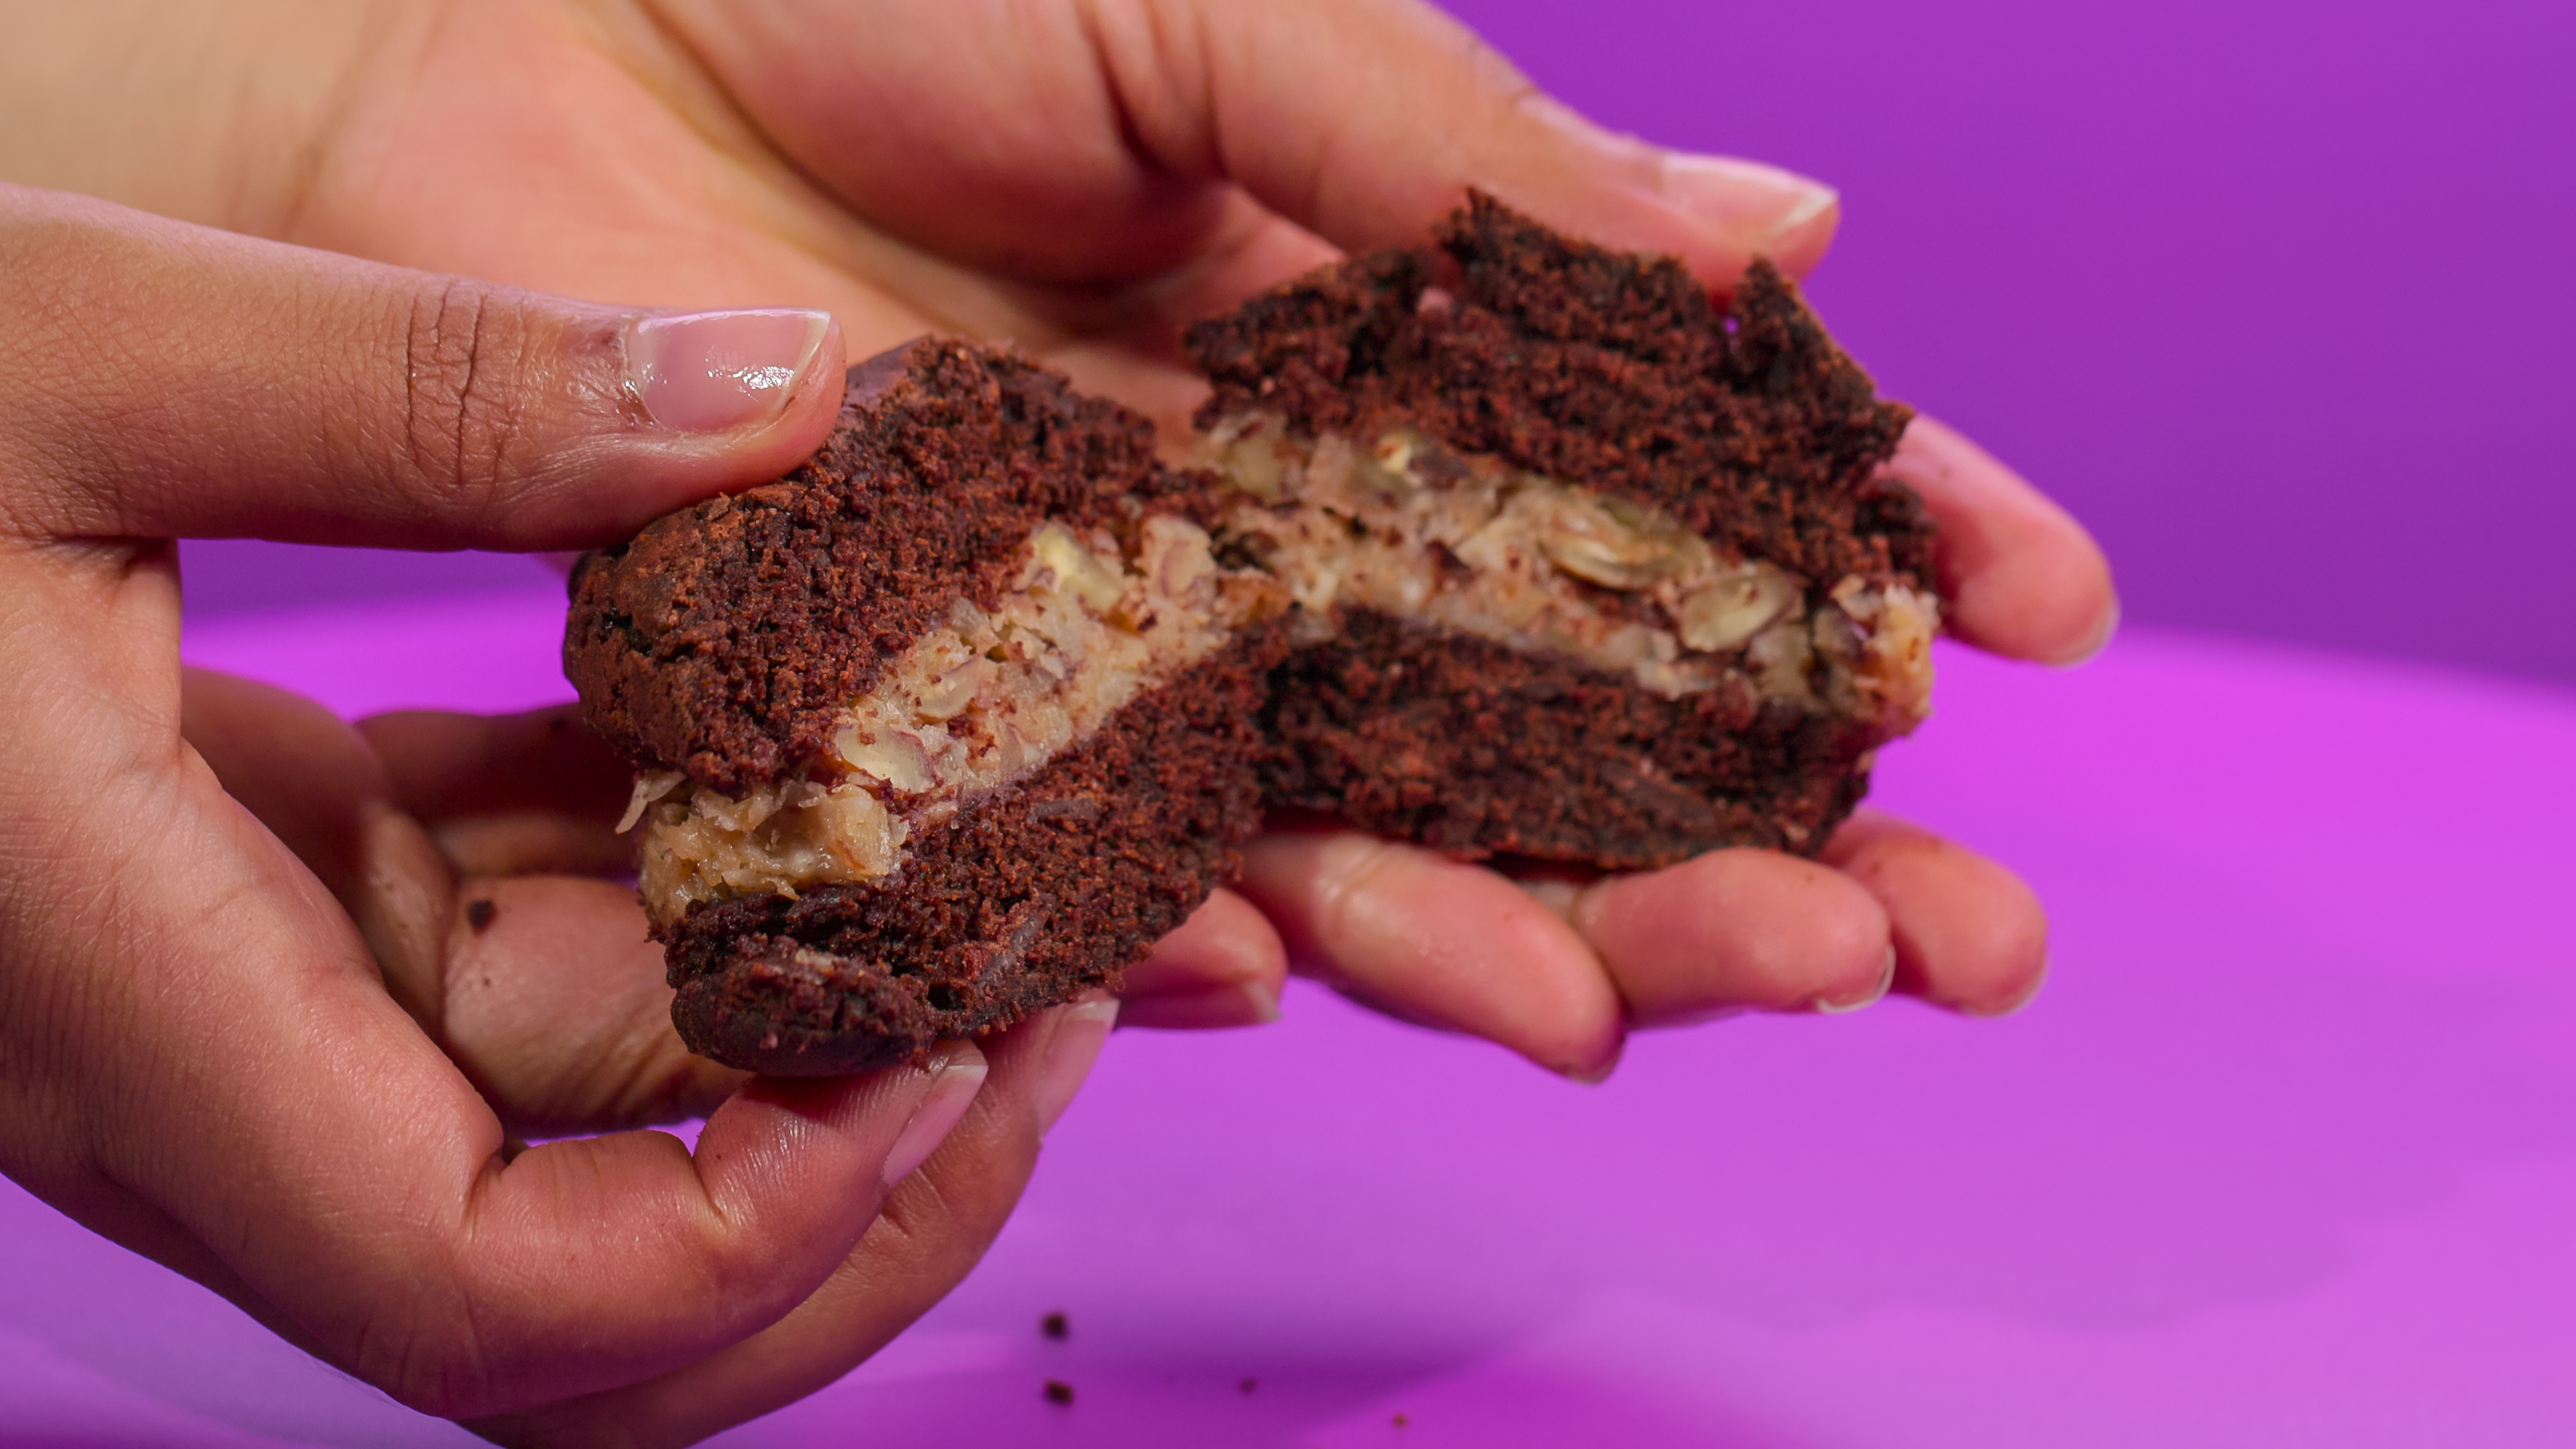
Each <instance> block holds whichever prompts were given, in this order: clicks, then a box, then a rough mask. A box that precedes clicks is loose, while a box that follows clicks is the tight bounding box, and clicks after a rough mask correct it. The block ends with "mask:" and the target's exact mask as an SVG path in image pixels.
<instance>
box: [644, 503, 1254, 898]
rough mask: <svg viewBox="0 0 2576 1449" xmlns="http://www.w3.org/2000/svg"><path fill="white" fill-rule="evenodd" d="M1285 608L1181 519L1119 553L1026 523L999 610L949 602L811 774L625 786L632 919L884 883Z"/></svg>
mask: <svg viewBox="0 0 2576 1449" xmlns="http://www.w3.org/2000/svg"><path fill="white" fill-rule="evenodd" d="M1285 607H1286V600H1285V598H1284V596H1283V595H1282V594H1281V592H1280V590H1279V588H1278V586H1277V585H1276V584H1273V583H1271V582H1270V581H1269V580H1267V579H1266V578H1263V577H1261V576H1260V575H1258V574H1254V573H1247V572H1243V571H1236V570H1228V569H1224V568H1221V567H1219V566H1218V564H1217V562H1216V560H1215V558H1214V557H1213V555H1212V554H1211V552H1210V542H1209V539H1208V535H1207V534H1206V533H1205V532H1204V531H1203V530H1201V529H1200V528H1199V527H1198V526H1197V525H1195V524H1193V523H1190V522H1189V521H1187V520H1185V519H1180V518H1173V517H1157V518H1150V519H1147V520H1146V521H1145V522H1144V524H1143V525H1142V526H1141V528H1140V529H1139V530H1138V532H1137V537H1136V540H1135V543H1134V545H1133V547H1132V549H1122V548H1121V547H1120V545H1119V543H1118V541H1117V540H1116V539H1114V538H1112V537H1110V536H1109V535H1108V534H1106V533H1095V534H1092V535H1090V536H1088V537H1078V536H1076V535H1075V534H1074V533H1073V532H1072V531H1071V530H1070V529H1067V528H1065V527H1063V526H1061V525H1059V524H1054V523H1047V524H1042V525H1040V526H1039V527H1038V528H1037V529H1036V530H1035V531H1034V532H1032V533H1031V534H1030V536H1029V539H1028V542H1027V543H1026V544H1025V545H1024V546H1023V548H1022V550H1021V564H1020V569H1019V573H1018V575H1017V578H1016V580H1015V582H1014V583H1013V585H1012V588H1011V589H1010V591H1009V592H1008V593H1007V594H1006V595H1005V596H1004V597H1003V598H1002V599H1001V601H1000V602H999V604H998V605H997V606H996V607H995V608H993V609H992V610H990V611H989V612H988V611H986V610H983V609H980V608H977V607H976V606H975V605H974V604H973V603H971V602H969V601H967V600H965V599H959V600H958V601H957V602H956V603H955V604H953V605H952V606H951V607H950V610H949V618H948V622H947V623H946V624H945V625H944V626H943V627H940V628H936V629H933V630H931V631H930V632H929V633H927V634H925V635H923V636H922V637H921V638H920V639H919V640H917V641H915V642H914V644H913V645H912V646H911V647H910V648H909V649H907V650H905V651H904V653H903V654H902V656H901V657H899V658H897V659H896V660H894V661H893V662H892V663H890V664H889V665H888V666H887V667H886V669H885V671H884V673H883V674H881V675H880V676H879V678H878V681H877V684H876V687H875V688H873V689H871V690H870V691H869V692H868V694H867V695H866V696H865V697H863V698H861V699H859V700H856V701H854V702H853V703H852V704H851V705H850V707H849V708H848V709H846V710H844V711H843V712H842V714H841V717H840V719H839V721H838V724H837V727H836V728H835V729H834V730H833V732H832V736H831V740H832V745H831V755H830V757H829V758H828V759H825V760H822V761H819V762H817V763H816V764H815V765H813V766H811V767H809V768H808V769H807V770H805V771H803V772H800V773H798V774H796V775H793V776H791V777H788V778H786V779H783V780H780V781H777V782H775V783H774V784H768V785H763V786H761V787H759V788H756V789H753V790H751V791H749V792H746V793H745V794H742V795H740V796H729V795H725V794H722V793H720V792H718V791H715V790H710V789H706V788H704V787H702V786H698V785H695V784H693V783H691V782H690V781H689V780H688V779H687V777H686V776H684V775H681V774H679V773H677V772H667V773H656V774H648V775H646V776H644V777H643V778H641V779H639V780H638V781H637V782H636V785H635V796H634V799H633V801H632V802H631V803H630V805H629V806H628V809H627V818H626V820H625V822H624V823H623V824H622V825H621V826H620V827H619V828H620V829H621V830H624V829H631V828H633V827H634V826H635V825H636V824H637V823H639V822H640V823H642V825H643V826H644V835H643V845H642V852H641V866H640V871H639V874H640V877H641V879H640V882H639V883H640V885H641V888H642V893H643V897H644V903H645V909H646V910H647V911H648V912H649V913H651V914H652V916H653V917H654V918H655V919H656V920H657V921H659V922H661V923H662V924H664V925H669V924H671V923H674V922H676V921H678V920H679V919H680V917H681V916H682V915H684V914H685V913H686V912H687V911H688V908H689V907H690V906H691V905H693V904H696V903H697V902H700V901H710V900H718V899H723V898H726V897H730V896H742V895H770V894H786V895H790V896H792V895H795V894H796V893H797V892H798V891H799V890H800V889H803V888H806V887H810V886H814V885H820V884H825V883H834V882H839V883H863V882H866V881H872V880H878V879H882V878H884V877H887V876H890V875H893V874H894V873H896V872H897V871H898V870H900V869H901V868H902V865H903V861H904V854H905V853H904V843H905V841H906V840H908V839H910V838H911V837H912V836H914V835H915V834H917V833H918V832H919V831H921V830H923V829H926V828H929V827H931V826H935V825H937V824H939V823H940V822H942V821H944V820H946V819H947V818H948V817H950V816H951V815H954V814H955V813H956V812H957V810H958V809H959V808H960V807H961V806H963V805H964V804H966V803H967V802H968V801H970V800H972V799H973V798H974V797H976V796H977V795H980V794H983V793H986V792H988V791H991V790H993V789H996V788H998V787H1000V786H1003V785H1007V784H1009V783H1010V782H1011V781H1013V780H1015V779H1018V778H1019V777H1021V776H1023V775H1025V774H1027V773H1029V772H1030V771H1032V770H1034V769H1036V768H1037V767H1038V766H1040V765H1043V764H1044V763H1046V762H1047V761H1048V760H1050V759H1052V758H1054V757H1055V756H1057V755H1059V754H1062V753H1063V752H1064V751H1065V750H1067V749H1069V748H1071V747H1072V746H1073V745H1075V744H1076V743H1078V742H1079V741H1081V740H1082V739H1083V738H1085V737H1086V736H1088V735H1089V734H1090V733H1091V732H1092V731H1094V730H1096V729H1098V728H1099V727H1100V726H1101V724H1103V723H1104V722H1105V721H1107V719H1108V718H1109V716H1110V715H1112V714H1113V713H1115V712H1116V711H1117V710H1118V708H1119V707H1120V706H1122V705H1124V704H1126V703H1127V702H1128V701H1130V700H1132V699H1134V698H1136V697H1137V696H1138V695H1140V694H1142V693H1144V692H1145V691H1146V690H1148V689H1151V688H1153V687H1155V686H1156V685H1158V684H1160V683H1161V682H1162V681H1164V680H1166V679H1169V678H1170V677H1172V676H1173V675H1175V674H1177V673H1178V672H1180V671H1181V670H1183V669H1186V668H1188V667H1189V666H1190V665H1192V664H1195V663H1197V662H1199V661H1200V660H1202V659H1204V658H1206V657H1207V656H1209V655H1210V654H1213V653H1214V652H1215V651H1216V650H1217V649H1218V648H1219V647H1221V646H1222V645H1223V644H1224V643H1225V642H1226V641H1227V639H1228V638H1230V637H1231V636H1232V635H1233V633H1234V631H1235V630H1237V629H1239V628H1241V627H1243V626H1244V625H1245V624H1247V623H1250V622H1253V621H1255V620H1257V619H1260V618H1264V617H1269V616H1272V615H1275V614H1277V613H1278V612H1280V611H1281V610H1282V609H1284V608H1285Z"/></svg>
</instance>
